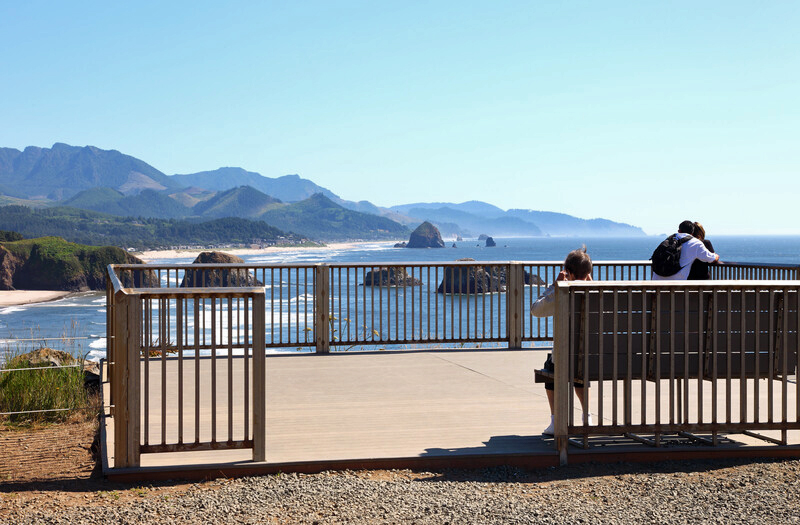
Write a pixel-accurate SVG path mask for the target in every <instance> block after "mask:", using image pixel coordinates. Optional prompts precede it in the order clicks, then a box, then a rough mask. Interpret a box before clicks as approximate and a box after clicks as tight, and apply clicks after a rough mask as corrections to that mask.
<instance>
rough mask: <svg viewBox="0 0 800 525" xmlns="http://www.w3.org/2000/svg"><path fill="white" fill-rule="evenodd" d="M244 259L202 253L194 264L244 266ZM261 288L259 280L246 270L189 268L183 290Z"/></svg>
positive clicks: (182, 282)
mask: <svg viewBox="0 0 800 525" xmlns="http://www.w3.org/2000/svg"><path fill="white" fill-rule="evenodd" d="M243 263H244V259H242V258H241V257H237V256H235V255H231V254H229V253H224V252H202V253H200V255H198V256H197V258H196V259H195V260H194V261H192V264H243ZM221 286H237V287H239V286H241V287H247V286H261V283H260V282H259V281H258V279H256V278H255V276H254V275H253V274H251V273H250V272H248V271H247V269H245V268H241V269H239V268H236V269H231V268H202V269H197V270H195V269H192V268H188V269H187V270H186V272H185V273H184V275H183V281H181V288H189V287H192V288H199V287H212V288H215V287H221Z"/></svg>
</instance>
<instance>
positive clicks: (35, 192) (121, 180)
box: [0, 143, 178, 200]
mask: <svg viewBox="0 0 800 525" xmlns="http://www.w3.org/2000/svg"><path fill="white" fill-rule="evenodd" d="M98 186H107V187H110V188H114V189H116V190H118V191H120V192H122V193H125V194H129V193H139V192H141V191H142V190H144V189H148V188H149V189H157V190H162V189H166V188H173V187H177V186H178V184H177V183H176V182H175V181H174V180H172V179H170V178H169V177H167V176H166V175H164V174H163V173H161V172H160V171H158V170H157V169H155V168H154V167H152V166H150V165H149V164H147V163H146V162H143V161H141V160H139V159H137V158H134V157H131V156H129V155H124V154H122V153H120V152H119V151H115V150H102V149H99V148H96V147H94V146H86V147H83V148H81V147H76V146H69V145H67V144H59V143H57V144H54V145H53V147H52V148H37V147H34V146H29V147H27V148H25V150H24V151H19V150H17V149H13V148H0V191H2V193H4V194H5V195H9V196H12V197H20V198H37V199H40V198H47V199H51V200H61V199H65V198H69V197H71V196H73V195H75V194H77V193H78V192H80V191H82V190H85V189H89V188H95V187H98Z"/></svg>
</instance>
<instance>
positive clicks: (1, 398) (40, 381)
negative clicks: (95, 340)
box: [0, 340, 100, 427]
mask: <svg viewBox="0 0 800 525" xmlns="http://www.w3.org/2000/svg"><path fill="white" fill-rule="evenodd" d="M65 342H66V340H65ZM42 353H48V354H50V353H52V354H55V355H57V356H58V357H59V359H60V361H61V365H62V366H63V367H56V366H51V364H50V362H49V361H48V362H41V357H37V354H42ZM0 354H2V355H0V425H5V426H12V427H13V426H30V425H36V424H47V423H60V422H66V421H76V420H90V419H93V418H95V417H96V416H97V414H98V413H99V411H100V396H99V395H98V394H97V393H96V392H90V391H89V390H87V388H86V381H85V374H84V370H83V364H82V363H83V360H82V359H81V360H79V359H75V358H74V357H72V356H71V355H70V354H69V353H67V352H63V351H56V350H52V349H49V348H46V347H44V345H37V346H36V347H34V345H24V346H23V345H17V346H16V347H14V348H12V347H7V348H5V349H3V350H2V351H0ZM66 365H77V366H66Z"/></svg>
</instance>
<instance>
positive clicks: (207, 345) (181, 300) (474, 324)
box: [107, 261, 797, 466]
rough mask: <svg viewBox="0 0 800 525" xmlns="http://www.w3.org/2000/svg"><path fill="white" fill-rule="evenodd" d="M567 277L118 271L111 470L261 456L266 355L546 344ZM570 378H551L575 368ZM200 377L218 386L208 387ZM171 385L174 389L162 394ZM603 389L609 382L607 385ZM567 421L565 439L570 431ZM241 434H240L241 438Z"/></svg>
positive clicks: (536, 272) (392, 269)
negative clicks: (196, 456) (197, 457)
mask: <svg viewBox="0 0 800 525" xmlns="http://www.w3.org/2000/svg"><path fill="white" fill-rule="evenodd" d="M721 268H722V266H719V267H717V268H715V269H714V270H713V272H714V274H715V275H717V276H721V275H724V276H726V278H728V279H732V278H739V277H734V276H742V278H747V279H753V278H754V277H751V276H752V275H759V276H764V277H759V278H769V279H796V278H797V268H795V267H786V266H775V265H752V264H747V265H735V264H734V265H726V267H725V269H724V270H721ZM560 269H561V263H560V262H556V261H544V262H494V261H492V262H477V261H463V262H454V263H447V264H442V263H390V264H381V265H369V264H286V265H259V264H221V265H209V264H198V265H111V266H109V268H108V275H109V278H108V288H107V305H108V307H107V326H108V334H107V337H108V341H107V352H108V357H107V359H108V363H109V380H110V383H111V400H110V402H111V404H112V406H113V408H112V410H113V416H114V423H115V427H114V428H115V430H114V432H115V465H116V466H137V465H138V464H139V455H140V454H141V453H153V452H172V451H188V450H209V449H223V448H251V447H252V448H253V458H254V460H256V461H262V460H263V459H264V458H265V455H266V451H265V432H266V429H265V428H264V424H265V391H266V385H265V351H266V350H268V349H270V348H273V349H284V350H286V349H297V350H301V351H313V352H317V353H327V352H329V351H331V350H333V351H336V350H349V349H352V348H354V347H358V348H368V347H375V346H378V347H381V348H387V347H395V348H403V347H415V348H417V347H425V346H430V347H432V348H442V347H458V346H460V345H464V344H472V345H485V346H497V347H508V348H520V347H522V346H523V344H532V343H537V342H542V341H552V340H553V339H554V333H556V332H558V330H564V326H563V325H561V327H560V328H559V325H558V324H556V325H554V324H553V320H552V319H546V318H545V319H541V318H535V317H532V316H531V315H530V312H529V307H530V304H531V303H532V302H533V301H534V300H535V299H536V298H537V297H538V296H539V295H540V294H541V293H543V292H544V290H545V289H546V288H547V287H548V286H549V285H551V284H552V283H553V282H554V281H555V277H556V276H557V275H558V272H559V271H560ZM649 277H650V269H649V262H642V261H605V262H603V261H601V262H596V263H595V265H594V278H595V282H594V284H593V285H594V286H598V287H601V288H602V287H603V286H605V285H606V284H610V283H608V281H634V282H637V286H640V287H644V288H647V287H649V286H652V285H654V283H652V282H649V281H646V282H643V281H641V280H642V279H648V278H649ZM739 285H742V286H750V284H747V283H745V282H743V281H739ZM660 286H666V285H660ZM675 286H681V285H680V284H677V285H675ZM698 286H700V285H698ZM704 286H705V285H704ZM707 286H710V287H711V288H710V289H716V288H715V286H717V284H716V282H712V283H711V284H710V285H707ZM575 289H577V288H575ZM559 292H560V293H563V290H562V288H561V287H559ZM631 293H633V292H631ZM637 293H638V292H637ZM570 300H571V299H570ZM567 302H569V301H567ZM563 305H564V300H562V302H561V303H560V306H559V308H563ZM626 315H627V314H626ZM631 315H632V314H631ZM557 319H558V317H557ZM616 319H617V320H619V319H620V317H617V318H616ZM612 322H613V320H612ZM554 329H555V332H554ZM626 337H627V335H626ZM555 339H556V350H555V352H556V354H559V352H564V351H572V350H563V348H571V347H565V346H564V345H563V344H561V343H560V342H559V341H563V340H564V339H563V338H562V339H560V340H559V339H558V337H556V338H555ZM563 362H570V361H569V359H568V360H567V361H563ZM565 370H566V368H564V369H557V372H558V373H559V374H562V375H563V374H564V373H566V374H569V373H570V371H569V370H566V371H565ZM206 373H208V374H209V376H210V377H211V381H212V384H211V385H201V384H200V378H201V376H202V377H204V374H206ZM171 378H177V384H176V385H168V382H169V381H171V380H172V379H171ZM629 379H630V380H631V381H633V380H634V379H633V378H632V377H631V378H629ZM676 380H677V379H676ZM600 384H601V385H605V384H607V383H606V381H605V378H604V381H602V382H601V383H600ZM564 385H565V384H563V383H562V384H559V385H556V392H557V393H559V392H560V393H559V394H557V396H559V399H560V400H561V402H562V404H563V403H564V402H565V401H564V400H565V399H567V400H568V399H569V396H565V395H564ZM599 388H600V392H601V393H602V392H603V390H602V389H603V388H606V389H607V388H611V389H612V390H613V392H614V402H613V406H614V407H616V404H617V391H616V387H614V386H612V387H605V386H599ZM682 388H685V385H684V386H683V387H682ZM167 392H170V393H172V392H177V393H176V395H175V396H171V397H170V396H167V395H166V394H167ZM156 399H157V400H158V401H157V402H156V401H155V400H156ZM627 399H628V401H625V402H626V403H630V397H628V398H627ZM642 403H644V401H642ZM560 406H561V405H560ZM567 406H571V405H567ZM220 407H223V408H224V410H218V408H220ZM599 410H601V411H602V410H603V409H602V407H599ZM614 410H616V409H614ZM626 410H627V409H626ZM218 414H222V415H221V416H220V415H218ZM615 414H616V412H615ZM562 415H563V416H564V417H566V412H562ZM604 415H605V413H604ZM237 421H241V422H243V425H236V424H234V423H235V422H237ZM559 421H560V423H559V425H560V426H559V427H557V428H558V430H559V431H560V432H562V434H561V435H560V437H564V436H566V435H567V434H565V433H564V432H566V431H567V426H564V425H567V423H564V421H566V420H559ZM625 421H626V424H628V420H625ZM568 426H569V432H570V433H575V432H577V433H583V434H584V435H588V434H590V433H595V429H594V427H593V428H592V429H589V428H588V427H587V426H581V425H568ZM600 426H602V427H603V431H605V430H609V431H611V430H614V431H621V430H625V431H626V432H628V431H630V432H633V430H631V429H629V428H627V427H626V428H624V429H623V428H621V427H620V426H619V425H616V424H615V425H612V426H610V427H608V428H607V429H606V428H605V427H604V426H603V425H600ZM578 427H581V428H582V430H580V429H578ZM237 428H243V429H244V431H243V433H240V434H238V435H236V433H235V429H237ZM642 428H644V427H642ZM642 428H640V429H639V430H641V429H642ZM659 428H661V427H659ZM647 429H650V430H651V427H647ZM670 430H672V427H670ZM600 433H603V432H600Z"/></svg>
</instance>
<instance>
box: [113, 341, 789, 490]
mask: <svg viewBox="0 0 800 525" xmlns="http://www.w3.org/2000/svg"><path fill="white" fill-rule="evenodd" d="M547 351H549V349H524V350H496V349H493V350H484V349H481V350H442V351H401V352H369V353H332V354H328V355H317V354H296V355H270V356H268V358H267V364H266V370H267V384H266V388H267V395H266V400H267V401H266V402H267V405H266V406H267V411H266V413H267V420H266V428H267V436H266V444H267V445H266V450H267V461H266V462H253V461H252V460H251V458H252V450H251V449H238V450H210V451H193V452H166V453H156V454H142V456H141V466H140V467H138V468H125V469H121V468H114V457H113V451H114V444H113V436H114V432H113V418H111V417H106V418H104V421H105V424H104V426H103V464H104V471H105V474H106V475H107V476H108V477H109V478H111V479H119V480H122V479H130V480H134V479H136V480H152V479H168V478H198V477H214V476H220V475H225V476H235V475H246V474H264V473H274V472H279V471H282V472H316V471H321V470H329V469H347V468H350V469H359V468H444V467H482V466H490V465H498V464H508V465H518V466H523V467H531V468H535V467H546V466H556V465H558V464H559V457H558V453H557V451H556V448H555V446H554V443H553V439H552V438H551V437H549V436H542V435H541V431H542V430H543V429H544V428H545V427H546V426H547V425H548V423H549V421H550V410H549V407H548V403H547V398H546V396H545V391H544V389H543V387H542V385H539V384H535V383H534V382H533V370H534V368H536V367H540V366H541V364H542V363H543V361H544V359H545V355H546V352H547ZM234 361H236V365H235V366H239V367H241V366H242V364H243V361H244V360H243V358H241V357H239V358H235V359H234ZM151 366H153V365H151ZM186 366H190V364H187V365H186ZM170 370H171V369H170V368H167V373H165V376H164V377H165V378H166V381H167V390H168V391H169V392H175V388H176V387H175V386H174V383H175V382H176V381H177V374H173V373H172V372H171V371H170ZM193 373H194V372H193ZM199 373H200V374H201V376H202V377H201V384H208V383H209V382H210V381H209V380H208V376H210V369H208V367H207V366H205V365H203V367H201V369H200V370H199ZM219 373H220V372H219V371H218V374H219ZM159 375H160V373H159V374H153V375H152V379H151V381H156V380H159V379H158V378H159ZM189 375H191V374H189ZM239 377H241V376H239ZM107 386H108V385H106V388H107ZM794 386H795V385H794V378H792V384H791V387H792V388H793V389H794ZM607 388H608V387H607ZM593 390H594V388H593ZM635 390H637V391H638V389H635ZM665 390H666V389H662V394H661V395H662V396H666V395H667V393H666V392H665ZM709 390H710V389H709ZM153 391H156V392H158V391H160V389H159V388H155V389H153ZM764 391H766V388H764V389H762V392H764ZM105 395H106V396H107V395H108V392H107V390H106V392H105ZM634 395H638V394H637V392H634ZM106 400H108V397H106ZM106 402H107V401H106ZM150 403H151V404H153V405H157V404H159V403H160V401H159V400H158V399H154V398H153V394H151V398H150ZM633 406H634V407H636V406H637V405H636V403H634V405H633ZM187 408H188V407H187ZM226 409H227V408H226V407H222V408H220V409H219V410H220V411H222V410H226ZM191 410H192V412H193V411H194V409H191ZM220 414H221V412H220ZM608 414H610V410H608ZM576 416H577V414H576ZM167 417H168V418H173V417H174V414H172V413H170V414H168V415H167ZM218 417H223V416H222V415H220V416H218ZM225 417H226V416H225ZM595 417H596V416H595ZM607 417H609V415H606V418H607ZM203 418H205V419H209V418H210V414H209V413H208V411H204V412H203ZM576 419H577V417H576ZM201 423H202V420H201ZM144 424H145V423H144V420H143V421H142V426H144ZM149 425H150V427H151V429H153V430H154V432H153V435H159V436H160V432H161V430H160V429H159V428H160V427H159V425H160V417H158V418H151V419H150V421H149ZM236 425H240V424H239V423H236ZM156 427H158V428H156ZM193 432H194V431H193V430H192V431H190V432H187V434H190V435H193ZM238 432H239V433H242V432H243V431H242V429H241V428H240V429H238ZM765 434H768V432H766V433H765ZM718 438H719V441H718V445H717V446H714V447H712V446H709V445H707V444H704V443H703V442H702V440H700V441H698V440H692V439H688V438H686V437H685V436H684V437H682V438H678V437H675V438H674V441H671V442H670V441H668V439H671V438H667V437H665V438H664V444H665V446H662V447H651V446H648V445H646V444H643V443H641V442H637V441H636V440H634V439H631V438H630V437H625V436H619V437H607V436H606V437H597V438H590V439H589V442H588V443H589V447H588V448H586V449H583V448H579V447H571V448H570V455H569V461H570V462H582V461H636V460H658V459H681V458H695V457H704V458H707V457H725V456H727V457H731V456H773V457H774V456H791V457H800V431H790V432H789V443H790V445H789V446H780V447H779V446H777V445H773V444H770V443H768V442H766V441H764V440H760V439H756V438H754V437H751V436H746V435H744V434H726V435H719V436H718Z"/></svg>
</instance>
